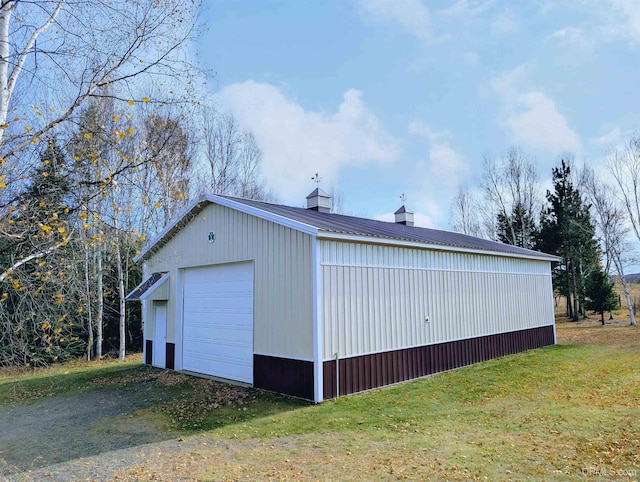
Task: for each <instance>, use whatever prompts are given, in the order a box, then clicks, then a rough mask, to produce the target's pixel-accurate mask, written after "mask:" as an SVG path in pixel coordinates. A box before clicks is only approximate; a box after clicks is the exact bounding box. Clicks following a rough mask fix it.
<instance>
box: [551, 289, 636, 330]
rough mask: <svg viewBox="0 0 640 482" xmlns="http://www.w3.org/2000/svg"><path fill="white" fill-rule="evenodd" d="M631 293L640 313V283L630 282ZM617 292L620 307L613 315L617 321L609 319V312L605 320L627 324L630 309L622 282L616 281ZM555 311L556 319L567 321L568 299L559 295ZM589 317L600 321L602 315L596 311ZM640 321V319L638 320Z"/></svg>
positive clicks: (632, 300)
mask: <svg viewBox="0 0 640 482" xmlns="http://www.w3.org/2000/svg"><path fill="white" fill-rule="evenodd" d="M627 286H628V287H629V294H630V295H631V302H632V303H633V305H634V306H635V313H640V283H635V282H629V283H628V285H627ZM615 290H616V293H618V296H619V297H620V306H619V307H618V309H616V310H614V311H613V317H614V320H615V321H612V320H610V319H609V314H608V313H605V322H606V323H607V324H609V323H613V324H626V323H629V321H630V318H629V310H628V309H627V301H626V299H625V297H624V293H623V291H622V284H621V283H620V282H616V285H615ZM555 302H556V304H555V313H556V319H557V320H558V321H561V322H562V321H566V312H567V304H566V300H565V298H563V297H558V298H556V300H555ZM589 319H593V320H597V321H598V322H599V319H600V315H599V314H596V313H589ZM638 321H639V322H640V320H638Z"/></svg>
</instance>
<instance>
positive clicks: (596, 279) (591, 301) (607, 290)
mask: <svg viewBox="0 0 640 482" xmlns="http://www.w3.org/2000/svg"><path fill="white" fill-rule="evenodd" d="M613 286H614V283H613V282H612V281H610V280H609V277H608V276H607V274H606V273H605V272H604V271H603V270H602V269H594V270H593V271H592V272H591V273H590V274H589V276H588V277H587V280H586V290H585V291H586V295H587V298H588V300H587V303H586V307H587V309H589V310H593V311H595V312H597V313H600V321H601V322H602V324H603V325H604V312H605V311H611V310H614V309H616V308H617V307H618V295H616V293H615V291H614V289H613Z"/></svg>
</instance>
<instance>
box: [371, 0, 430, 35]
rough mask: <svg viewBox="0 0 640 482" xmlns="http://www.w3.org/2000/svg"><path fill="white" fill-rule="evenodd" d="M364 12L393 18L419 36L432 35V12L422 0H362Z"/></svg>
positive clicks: (380, 17)
mask: <svg viewBox="0 0 640 482" xmlns="http://www.w3.org/2000/svg"><path fill="white" fill-rule="evenodd" d="M359 3H360V8H361V9H362V11H363V12H365V13H367V14H369V15H371V16H373V17H376V18H378V19H382V20H392V21H394V22H397V23H398V24H400V25H401V26H402V27H403V28H405V29H406V30H407V31H409V32H410V33H411V34H413V35H416V36H417V37H420V38H424V39H428V38H430V37H431V14H430V12H429V9H428V8H427V6H426V5H425V4H424V3H422V1H421V0H360V2H359Z"/></svg>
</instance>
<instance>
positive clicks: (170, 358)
mask: <svg viewBox="0 0 640 482" xmlns="http://www.w3.org/2000/svg"><path fill="white" fill-rule="evenodd" d="M175 367H176V344H175V343H167V368H170V369H171V370H175Z"/></svg>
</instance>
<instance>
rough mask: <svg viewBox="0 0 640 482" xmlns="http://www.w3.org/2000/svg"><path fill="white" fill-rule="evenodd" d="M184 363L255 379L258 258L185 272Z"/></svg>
mask: <svg viewBox="0 0 640 482" xmlns="http://www.w3.org/2000/svg"><path fill="white" fill-rule="evenodd" d="M183 300H184V311H183V323H184V331H183V338H182V340H183V345H182V356H183V358H182V367H183V369H184V370H188V371H192V372H196V373H203V374H206V375H213V376H216V377H222V378H227V379H229V380H237V381H240V382H246V383H253V264H252V263H238V264H228V265H221V266H206V267H202V268H190V269H187V270H185V272H184V293H183Z"/></svg>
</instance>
